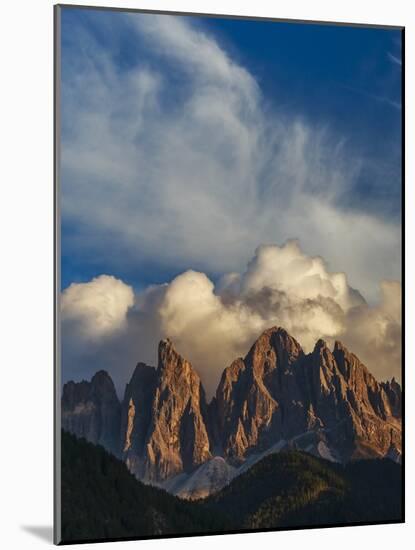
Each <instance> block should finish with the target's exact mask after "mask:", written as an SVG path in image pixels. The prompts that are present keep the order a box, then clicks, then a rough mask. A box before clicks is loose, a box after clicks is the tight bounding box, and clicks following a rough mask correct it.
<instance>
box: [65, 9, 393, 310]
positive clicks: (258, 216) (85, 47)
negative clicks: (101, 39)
mask: <svg viewBox="0 0 415 550" xmlns="http://www.w3.org/2000/svg"><path fill="white" fill-rule="evenodd" d="M119 20H120V21H123V22H124V23H123V25H124V26H123V28H122V32H123V33H128V34H129V36H130V37H131V38H132V39H133V41H136V42H137V44H139V47H140V48H141V50H140V49H138V51H137V52H136V58H137V63H136V65H134V66H132V67H130V68H129V69H128V70H127V71H120V70H119V68H118V66H117V63H116V62H115V61H114V60H113V59H112V58H111V56H110V55H109V54H108V52H105V51H103V50H102V47H100V46H99V45H98V44H96V43H95V41H94V38H93V37H92V35H89V34H88V32H87V31H86V30H85V29H83V30H82V33H78V34H77V33H76V32H74V35H73V38H74V40H76V41H77V43H78V44H81V47H80V48H79V51H80V52H82V54H81V55H80V56H79V59H77V60H76V66H75V68H71V69H70V68H68V74H67V75H66V77H65V74H66V73H65V71H64V85H63V93H64V101H63V107H64V108H63V111H64V112H63V119H64V125H63V127H64V132H63V137H62V173H63V177H62V180H63V181H62V214H63V217H64V219H65V221H66V222H67V223H68V224H71V223H72V225H73V226H76V227H77V228H78V229H79V231H80V232H81V233H82V238H76V237H75V236H74V235H72V236H71V237H67V235H66V234H64V246H66V247H67V249H68V250H70V251H71V253H72V254H74V255H79V254H81V257H80V261H88V258H89V256H90V255H91V251H92V254H93V255H94V256H95V257H101V258H104V259H105V262H106V265H108V266H109V268H111V267H112V266H115V265H116V264H117V262H120V261H122V262H129V263H130V264H132V265H135V266H136V269H139V268H140V266H143V265H146V264H149V263H151V264H152V265H154V263H155V264H156V265H157V266H159V267H166V266H168V267H171V266H174V268H175V270H176V271H179V270H185V269H188V268H192V269H197V270H200V271H206V272H209V273H223V272H225V271H241V270H242V269H243V266H244V265H245V264H246V262H247V261H248V259H249V256H250V254H251V253H252V250H254V249H255V248H256V247H257V246H258V244H259V243H266V242H284V241H285V240H287V239H291V238H299V239H300V241H301V243H302V245H303V246H304V249H305V250H306V251H307V252H308V253H309V254H314V255H316V254H321V255H323V256H324V257H325V258H326V259H327V261H328V263H329V265H330V268H331V269H332V270H336V271H347V273H348V275H349V278H350V281H351V284H352V285H353V286H356V287H358V288H360V289H361V290H362V291H363V292H364V293H365V296H366V297H367V299H368V300H370V301H371V302H374V301H375V300H376V298H377V295H376V290H375V289H376V288H377V287H378V285H379V283H380V281H381V280H382V279H399V278H400V227H399V225H398V224H394V223H389V222H385V221H384V220H383V219H381V218H378V217H376V216H374V215H371V214H362V213H361V212H356V211H352V210H350V209H349V210H347V209H346V208H345V207H343V204H342V198H343V197H344V196H345V195H347V193H351V192H352V191H351V189H352V188H353V184H354V182H355V181H356V178H357V177H358V175H359V171H360V168H361V166H362V165H363V164H364V159H362V158H356V156H352V155H351V154H350V152H348V149H347V147H346V143H345V142H344V140H343V138H342V137H339V136H336V134H335V133H334V131H333V130H331V129H329V128H324V127H313V126H312V125H310V124H309V123H308V122H306V121H305V120H303V119H301V117H298V116H294V115H293V114H289V113H284V112H283V111H282V110H279V109H278V108H275V107H273V108H272V109H271V107H270V105H268V104H267V102H266V100H265V98H263V97H262V95H261V90H260V87H259V85H258V83H257V82H256V80H255V78H254V76H253V75H252V74H250V73H249V71H248V70H247V69H246V68H244V67H242V66H241V65H240V64H238V63H236V62H235V61H234V60H232V59H231V58H230V56H229V55H228V54H227V53H226V51H225V50H224V49H223V48H222V47H221V46H220V45H219V44H218V42H217V41H216V40H215V39H214V38H213V37H212V36H209V35H208V34H207V33H206V32H203V31H201V30H197V29H195V28H193V27H192V26H191V24H190V23H189V22H188V21H187V20H185V19H182V18H180V19H179V18H169V17H167V16H164V15H163V16H156V15H154V16H153V15H139V16H137V15H133V16H130V17H126V16H124V15H123V16H122V17H121V15H120V19H119ZM143 48H144V49H145V51H146V52H149V53H151V56H153V57H151V56H150V57H148V56H147V55H146V56H144V58H143V56H142V55H141V54H140V52H141V51H142V50H143ZM115 50H116V49H115ZM71 71H72V72H71ZM178 82H179V84H178ZM397 185H398V183H397ZM78 259H79V256H78Z"/></svg>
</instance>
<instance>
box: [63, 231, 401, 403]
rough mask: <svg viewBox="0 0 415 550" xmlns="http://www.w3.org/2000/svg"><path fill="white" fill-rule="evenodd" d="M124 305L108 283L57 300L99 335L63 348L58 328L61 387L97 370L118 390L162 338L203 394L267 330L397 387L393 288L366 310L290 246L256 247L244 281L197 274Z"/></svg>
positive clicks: (319, 262)
mask: <svg viewBox="0 0 415 550" xmlns="http://www.w3.org/2000/svg"><path fill="white" fill-rule="evenodd" d="M109 279H110V280H109ZM119 300H120V301H121V303H120V305H119V308H117V309H116V310H115V311H114V304H116V303H117V302H118V301H119ZM132 303H133V296H132V291H131V288H130V287H128V286H127V285H124V284H123V283H122V282H121V281H117V280H116V279H113V278H108V277H107V276H102V277H99V278H97V279H94V280H93V281H91V282H90V283H84V284H78V285H71V286H70V287H69V288H68V289H67V290H65V291H64V300H63V305H64V320H65V319H67V317H68V312H73V311H74V312H75V313H76V314H75V318H76V319H79V320H80V321H82V322H85V323H86V326H88V327H91V329H93V328H94V326H95V323H97V327H98V331H99V332H100V334H103V333H102V327H103V326H104V327H105V338H102V339H100V340H99V342H96V343H95V344H93V343H92V344H91V342H88V343H87V344H85V343H83V342H82V341H79V340H78V341H75V340H71V339H67V337H66V334H65V322H64V324H63V330H64V334H63V340H64V342H65V341H66V340H67V341H68V342H69V343H71V344H72V346H73V347H72V348H71V349H70V350H69V351H70V352H71V354H72V355H71V356H70V357H69V356H65V355H64V373H65V378H68V377H70V376H71V375H73V373H74V367H75V368H76V369H78V370H79V372H81V373H82V375H83V376H84V375H85V372H88V373H90V374H92V372H94V368H95V370H96V365H97V364H99V366H100V368H103V367H104V366H105V367H106V368H108V370H109V371H110V372H111V374H112V375H113V377H114V379H115V381H116V383H117V387H118V388H119V389H120V391H122V389H123V384H125V383H126V381H127V380H128V378H129V376H130V375H131V372H132V370H133V368H134V366H135V364H136V362H138V361H146V362H148V363H150V364H155V361H156V352H157V343H158V340H159V338H161V337H165V336H169V337H170V338H172V340H173V341H174V342H175V344H176V346H177V348H178V350H179V351H180V352H181V353H182V354H183V355H184V356H186V357H187V358H188V359H189V360H190V361H191V362H192V363H193V366H194V367H195V368H196V369H197V370H198V372H199V373H200V375H201V377H202V380H203V383H204V385H205V387H206V389H207V391H208V394H209V395H212V394H213V392H214V390H215V388H216V385H217V383H218V380H219V377H220V375H221V373H222V371H223V369H224V368H225V367H226V366H228V365H229V364H230V362H231V361H232V360H233V359H235V358H236V357H238V356H241V355H245V354H246V352H247V351H248V349H249V347H250V346H251V344H252V343H253V341H254V340H255V339H256V338H257V337H258V336H259V334H260V333H261V332H262V331H263V330H265V329H266V328H269V327H271V326H274V325H279V326H283V327H284V328H285V329H286V330H288V332H290V333H291V334H292V335H293V336H294V337H295V338H297V339H298V340H299V342H300V343H301V344H302V346H303V347H304V349H305V351H306V352H309V351H311V350H312V348H313V346H314V344H315V342H316V340H317V339H319V338H324V339H326V340H327V341H328V343H329V344H333V343H334V340H335V339H340V340H342V341H343V342H344V343H345V344H346V345H347V346H349V347H350V350H351V351H353V352H355V353H356V354H357V355H358V356H359V357H360V358H361V359H362V360H363V361H364V362H366V364H367V366H368V367H369V369H370V370H371V371H372V372H373V373H374V374H375V376H377V377H379V378H380V379H384V378H390V377H392V376H395V377H396V378H398V379H399V378H400V372H401V363H400V361H401V322H400V314H401V288H400V284H399V283H398V282H392V281H389V282H386V281H385V282H383V283H382V298H381V300H380V301H379V303H378V304H376V305H374V306H370V305H368V304H367V302H366V301H365V300H364V298H363V297H362V295H361V294H360V293H359V292H358V291H356V290H354V289H353V288H351V287H350V285H349V283H348V280H347V277H346V275H345V274H344V273H336V272H331V271H330V270H329V268H328V266H327V263H326V262H325V261H324V260H323V258H321V257H311V256H308V255H307V254H305V253H304V252H303V251H302V250H301V248H300V246H299V243H297V242H295V241H290V242H287V243H286V244H285V245H283V246H276V245H266V246H260V247H259V248H258V249H257V251H256V253H255V256H254V257H253V259H252V260H251V261H250V262H249V264H248V266H247V269H246V271H245V272H243V273H230V274H225V275H224V276H223V277H222V279H221V280H220V282H219V283H218V284H217V285H216V286H215V285H214V283H213V282H212V281H211V280H210V279H209V278H208V277H207V276H206V275H205V274H204V273H201V272H196V271H186V272H184V273H182V274H181V275H178V276H177V277H175V278H174V279H173V280H172V281H171V282H170V283H168V284H165V285H158V286H157V285H156V286H151V287H149V288H147V289H145V290H144V291H142V292H140V293H138V294H137V295H136V299H135V306H134V308H132V309H129V308H131V305H132ZM127 311H129V313H128V315H127V316H126V313H127ZM114 320H115V322H114ZM121 325H122V326H123V329H122V330H121V331H120V326H121ZM110 326H112V327H113V329H114V331H111V330H110ZM66 349H67V350H68V349H69V346H68V345H67V346H66ZM91 358H92V359H91ZM71 362H72V364H71Z"/></svg>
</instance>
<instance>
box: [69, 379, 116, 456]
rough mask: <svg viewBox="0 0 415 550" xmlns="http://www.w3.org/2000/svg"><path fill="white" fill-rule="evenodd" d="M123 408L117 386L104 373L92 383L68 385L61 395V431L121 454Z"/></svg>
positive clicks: (84, 382)
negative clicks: (116, 390) (120, 440)
mask: <svg viewBox="0 0 415 550" xmlns="http://www.w3.org/2000/svg"><path fill="white" fill-rule="evenodd" d="M120 414H121V407H120V403H119V401H118V397H117V394H116V392H115V387H114V383H113V381H112V379H111V377H110V376H109V374H108V373H107V372H105V371H99V372H97V373H96V374H95V375H94V376H93V377H92V380H91V381H90V382H87V381H85V380H84V381H82V382H72V381H71V382H67V383H66V384H65V385H64V387H63V393H62V428H63V429H64V430H67V431H68V432H71V433H73V434H75V435H77V436H78V437H85V439H87V440H88V441H91V442H92V443H97V444H100V445H102V446H103V447H105V448H106V449H107V450H109V451H110V452H112V453H113V454H115V455H118V452H119V437H120Z"/></svg>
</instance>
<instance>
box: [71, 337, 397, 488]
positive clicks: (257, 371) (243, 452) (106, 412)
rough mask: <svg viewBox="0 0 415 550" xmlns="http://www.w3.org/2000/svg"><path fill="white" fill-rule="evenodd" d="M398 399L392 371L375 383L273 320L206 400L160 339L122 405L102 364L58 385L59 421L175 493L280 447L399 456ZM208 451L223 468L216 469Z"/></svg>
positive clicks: (342, 354)
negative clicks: (85, 376)
mask: <svg viewBox="0 0 415 550" xmlns="http://www.w3.org/2000/svg"><path fill="white" fill-rule="evenodd" d="M401 406H402V395H401V388H400V386H399V384H398V383H397V382H396V380H394V379H392V380H391V381H390V382H382V383H379V382H378V381H377V380H376V379H375V378H374V377H373V375H372V374H371V373H370V372H369V371H368V370H367V368H366V367H365V366H364V365H363V364H362V363H361V361H360V360H359V359H358V358H357V357H356V356H355V355H354V354H353V353H351V352H350V351H348V350H347V349H346V348H345V346H343V345H342V344H341V343H340V342H336V343H335V345H334V348H333V350H330V349H329V348H328V346H327V345H326V343H325V342H324V341H323V340H319V341H318V342H317V343H316V345H315V347H314V350H313V351H312V352H311V353H308V354H306V353H304V351H303V350H302V348H301V346H300V344H299V343H298V342H297V341H296V340H295V339H294V338H293V337H292V336H290V335H289V334H288V333H287V332H286V331H285V330H284V329H282V328H280V327H273V328H270V329H268V330H266V331H265V332H264V333H263V334H261V335H260V337H259V338H258V339H257V341H256V342H255V343H254V344H253V346H252V347H251V349H250V350H249V352H248V353H247V355H246V356H245V357H244V358H238V359H236V360H235V361H233V362H232V363H231V365H230V366H229V367H227V368H226V369H225V370H224V372H223V374H222V377H221V380H220V383H219V385H218V388H217V391H216V395H215V396H214V398H213V399H212V401H211V402H210V404H209V405H207V403H206V399H205V393H204V390H203V386H202V383H201V381H200V378H199V376H198V374H197V372H196V371H195V370H194V369H193V367H192V365H191V364H190V363H189V361H187V360H186V359H184V358H183V357H182V356H181V355H180V354H179V353H178V352H177V351H176V350H175V348H174V346H173V344H172V342H171V341H170V340H169V339H166V340H162V341H161V342H160V344H159V351H158V365H157V368H154V367H151V366H148V365H145V364H143V363H139V364H138V365H137V367H136V368H135V370H134V373H133V375H132V378H131V380H130V382H129V383H128V384H127V386H126V389H125V394H124V398H123V401H122V403H121V404H120V403H119V402H118V399H117V397H116V395H115V390H114V385H113V383H112V381H111V379H110V377H109V376H108V374H107V373H104V372H102V371H101V372H99V373H97V374H96V375H95V376H94V377H93V379H92V380H91V382H80V383H74V382H68V383H67V384H65V386H64V389H63V396H62V425H63V428H65V429H67V430H68V431H71V432H73V433H75V434H76V435H79V436H84V437H86V438H87V439H89V440H90V441H92V442H94V443H101V444H103V445H104V446H105V447H106V448H107V449H109V450H111V451H112V452H113V453H114V454H117V455H120V456H121V457H122V458H123V460H124V461H125V462H126V464H127V466H128V467H129V469H130V470H131V471H132V472H133V473H134V474H135V475H136V476H137V477H138V478H139V479H142V480H145V481H147V482H151V483H155V484H163V485H164V486H165V487H173V486H174V487H175V492H177V493H178V494H180V493H181V491H183V490H184V489H183V487H187V489H188V487H189V479H190V477H189V476H193V477H192V491H193V494H198V491H199V488H198V487H196V480H202V481H203V483H204V484H205V485H206V484H207V481H206V480H207V479H208V480H209V483H208V486H210V485H211V486H212V487H216V486H219V485H220V483H222V482H221V480H222V479H227V477H229V475H230V474H229V472H230V471H232V472H233V474H232V475H237V473H238V472H240V471H245V470H246V469H247V468H248V467H249V465H250V464H253V463H255V461H256V460H257V459H258V457H262V456H264V453H265V454H267V453H270V452H277V451H279V450H281V449H283V448H297V449H303V450H306V451H308V452H309V453H312V454H316V455H318V456H322V457H323V458H326V459H328V460H338V461H342V462H346V461H349V460H351V459H355V458H362V457H364V458H371V457H382V456H388V457H390V458H392V459H394V460H396V461H400V456H401ZM215 456H216V457H217V456H220V457H222V458H223V459H225V461H226V464H227V465H228V466H229V468H231V469H230V470H229V468H228V466H226V464H225V466H226V467H225V466H224V465H223V464H222V462H221V463H220V465H221V468H218V461H217V460H216V462H215ZM202 466H203V468H202ZM201 468H202V469H201ZM212 472H213V473H212ZM214 472H219V473H220V474H221V475H220V476H219V477H220V480H219V479H218V480H215V479H213V478H212V476H213V477H214V475H213V474H214ZM224 472H225V473H226V475H224ZM195 474H196V475H195ZM202 474H203V475H202ZM228 474H229V475H228ZM172 480H174V482H173V481H172ZM205 485H204V487H205ZM203 491H205V489H203ZM203 491H202V492H203Z"/></svg>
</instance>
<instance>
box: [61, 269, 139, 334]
mask: <svg viewBox="0 0 415 550" xmlns="http://www.w3.org/2000/svg"><path fill="white" fill-rule="evenodd" d="M133 304H134V292H133V289H132V288H131V287H130V286H128V285H126V284H125V283H123V282H122V281H120V280H119V279H116V278H115V277H112V276H110V275H100V276H99V277H95V278H94V279H92V281H90V282H88V283H72V284H71V285H70V286H69V287H68V288H66V289H65V290H64V291H63V293H62V299H61V316H62V317H61V318H62V323H63V326H64V327H65V324H69V325H70V326H71V330H75V331H76V334H77V337H78V338H81V339H85V340H91V339H92V340H94V339H100V338H103V337H105V336H106V335H108V334H112V333H114V332H117V331H120V330H122V329H123V328H125V326H126V319H127V312H128V309H129V308H130V307H132V305H133Z"/></svg>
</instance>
